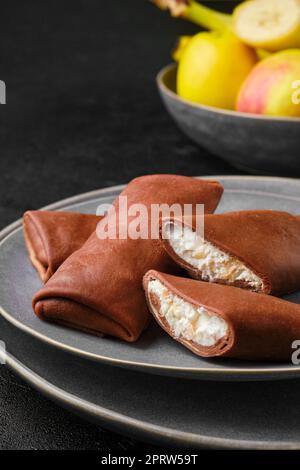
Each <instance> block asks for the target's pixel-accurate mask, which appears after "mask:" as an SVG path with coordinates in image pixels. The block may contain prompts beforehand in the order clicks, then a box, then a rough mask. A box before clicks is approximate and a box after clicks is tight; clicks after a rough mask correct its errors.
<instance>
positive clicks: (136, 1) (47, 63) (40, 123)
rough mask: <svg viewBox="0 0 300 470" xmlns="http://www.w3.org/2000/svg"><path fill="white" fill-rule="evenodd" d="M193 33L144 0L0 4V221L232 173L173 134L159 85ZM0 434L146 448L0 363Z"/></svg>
mask: <svg viewBox="0 0 300 470" xmlns="http://www.w3.org/2000/svg"><path fill="white" fill-rule="evenodd" d="M230 3H232V2H226V4H230ZM218 6H219V7H221V8H222V7H223V6H224V2H218ZM196 31H197V27H196V26H194V25H190V24H188V23H186V22H184V21H182V20H172V19H170V17H169V16H168V14H164V13H162V12H160V11H159V10H157V9H156V8H155V7H154V6H153V5H151V4H150V2H148V1H147V0H111V1H109V0H72V1H66V0H64V1H62V0H60V1H57V0H55V1H46V0H44V1H42V0H36V1H34V0H25V1H24V0H19V1H17V0H9V2H2V3H1V7H0V41H1V47H0V51H1V52H0V60H1V67H0V79H1V80H4V81H5V82H6V86H7V104H6V105H3V106H0V175H1V180H0V224H1V227H4V226H5V225H7V224H8V223H10V222H12V221H14V220H15V219H16V218H18V217H20V216H21V215H22V213H23V212H24V211H25V210H27V209H36V208H39V207H41V206H43V205H45V204H48V203H51V202H54V201H56V200H59V199H61V198H65V197H68V196H72V195H74V194H77V193H81V192H85V191H89V190H93V189H97V188H101V187H105V186H110V185H114V184H119V183H126V182H127V181H128V180H130V179H131V178H133V177H135V176H137V175H141V174H146V173H157V172H161V173H166V172H168V173H180V174H185V175H210V174H236V173H237V171H236V170H235V169H233V168H232V167H230V166H229V165H228V164H226V163H225V162H223V161H222V160H219V159H217V158H215V157H214V156H212V155H210V154H208V153H207V152H206V151H204V150H203V149H200V148H198V147H196V146H195V145H194V144H193V143H192V142H190V141H189V140H188V139H187V138H186V137H184V136H183V135H182V134H181V133H180V131H178V130H177V128H176V126H175V125H174V124H173V122H172V121H171V119H170V118H169V116H168V114H167V112H166V111H165V110H164V108H163V106H162V104H161V101H160V98H159V96H158V93H157V90H156V86H155V75H156V73H157V72H158V71H159V69H160V68H161V67H162V66H163V65H166V64H167V63H169V62H170V61H171V59H170V50H171V49H172V47H173V45H174V43H175V41H176V38H177V36H178V35H180V34H184V33H193V32H196ZM239 173H240V172H239ZM0 436H1V437H0V448H2V449H99V450H102V451H110V452H116V451H119V452H122V451H125V450H126V451H131V452H134V451H137V450H140V451H144V450H145V451H149V450H153V449H154V447H151V446H148V445H146V444H143V443H138V442H136V441H133V440H130V439H127V438H124V437H121V436H118V435H116V434H113V433H110V432H108V431H105V430H103V429H101V428H99V427H97V426H94V425H92V424H89V423H87V422H85V421H83V420H81V419H79V418H77V417H75V416H73V415H71V414H70V413H68V412H67V411H64V410H62V409H60V408H59V407H57V406H56V405H54V404H53V403H51V402H50V401H48V400H47V399H46V398H44V397H42V396H40V395H39V394H38V393H37V392H35V391H34V390H32V389H31V388H30V387H28V386H27V385H26V384H25V383H23V382H22V381H21V380H19V379H18V378H16V377H15V376H13V374H11V373H10V372H9V371H7V370H6V369H5V368H4V367H3V366H2V367H1V366H0ZM156 450H158V451H159V450H161V449H159V448H156Z"/></svg>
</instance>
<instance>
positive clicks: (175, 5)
mask: <svg viewBox="0 0 300 470" xmlns="http://www.w3.org/2000/svg"><path fill="white" fill-rule="evenodd" d="M152 1H153V3H155V5H157V6H158V7H159V8H161V9H163V10H170V13H171V15H172V16H175V17H181V18H185V19H186V20H189V21H192V22H193V23H196V24H198V25H200V26H202V27H204V28H206V29H211V30H213V31H225V30H227V29H230V28H231V25H232V16H231V15H229V14H227V13H220V12H218V11H216V10H213V9H212V8H209V7H206V6H204V5H202V4H201V3H198V2H196V1H195V0H152Z"/></svg>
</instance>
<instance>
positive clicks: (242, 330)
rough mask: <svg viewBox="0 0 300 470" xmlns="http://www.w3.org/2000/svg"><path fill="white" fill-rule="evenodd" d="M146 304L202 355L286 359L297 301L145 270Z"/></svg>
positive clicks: (296, 334)
mask: <svg viewBox="0 0 300 470" xmlns="http://www.w3.org/2000/svg"><path fill="white" fill-rule="evenodd" d="M143 284H144V289H145V293H146V297H147V301H148V305H149V308H150V310H151V312H152V314H153V316H154V318H155V319H156V321H157V322H158V324H159V325H160V326H161V327H162V328H163V329H164V330H165V331H166V332H167V333H168V334H169V335H170V336H171V337H172V338H173V339H175V340H176V341H178V342H180V343H182V344H183V345H184V346H186V347H187V348H188V349H190V350H191V351H192V352H193V353H195V354H197V355H199V356H204V357H216V356H224V357H232V358H236V359H246V360H255V361H259V360H261V361H270V362H275V361H290V360H291V355H292V353H293V349H292V343H293V341H294V340H298V339H299V338H300V305H298V304H294V303H291V302H287V301H286V300H282V299H278V298H277V297H272V296H270V295H265V294H257V293H255V292H249V291H247V290H243V289H238V288H236V287H229V286H224V285H220V284H213V283H208V282H202V281H197V280H194V279H187V278H181V277H176V276H172V275H168V274H163V273H160V272H157V271H153V270H151V271H149V272H148V273H147V274H146V275H145V277H144V281H143Z"/></svg>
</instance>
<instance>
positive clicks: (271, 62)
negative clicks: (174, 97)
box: [153, 0, 300, 117]
mask: <svg viewBox="0 0 300 470" xmlns="http://www.w3.org/2000/svg"><path fill="white" fill-rule="evenodd" d="M153 1H154V3H155V4H156V5H157V6H159V7H160V8H161V9H164V10H169V11H170V13H171V14H172V16H174V17H181V18H184V19H187V20H189V21H192V22H194V23H196V24H198V25H200V26H201V27H204V28H206V29H208V30H210V31H209V32H201V33H199V34H196V35H195V36H193V37H183V38H182V39H181V40H180V42H179V47H178V48H177V49H176V50H175V52H174V53H173V57H174V58H175V60H177V61H178V75H177V91H178V94H179V95H180V96H181V97H183V98H185V99H188V100H191V101H194V102H197V103H201V104H205V105H209V106H215V107H220V108H225V109H237V110H238V111H243V112H251V113H253V112H254V113H257V114H268V115H282V116H291V117H295V116H296V117H300V104H299V103H298V101H299V100H295V99H293V97H295V96H296V95H297V91H298V90H297V89H296V88H297V84H298V86H299V83H300V0H248V1H245V2H243V3H241V4H240V5H239V6H237V7H236V8H235V9H234V11H233V13H232V14H231V15H230V14H224V13H220V12H217V11H215V10H213V9H211V8H208V7H206V6H204V5H202V4H201V3H198V2H196V1H195V0H153ZM257 62H258V63H257ZM299 94H300V92H299ZM297 96H298V95H297Z"/></svg>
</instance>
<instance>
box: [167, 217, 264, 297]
mask: <svg viewBox="0 0 300 470" xmlns="http://www.w3.org/2000/svg"><path fill="white" fill-rule="evenodd" d="M165 237H166V238H167V239H168V240H169V242H170V245H171V247H172V248H173V250H174V252H175V253H176V254H177V255H178V256H179V257H180V258H182V259H183V260H184V261H186V262H187V263H188V264H190V265H191V266H193V267H194V268H196V269H198V270H199V271H201V277H202V279H203V280H204V281H210V282H215V281H216V280H219V281H220V280H222V281H225V282H227V283H229V284H234V282H237V281H244V282H247V284H248V285H249V287H251V288H252V289H253V290H256V291H261V290H263V282H262V280H261V279H260V278H259V277H258V276H257V275H256V274H255V273H253V272H252V271H251V270H250V269H248V268H247V267H246V266H245V265H244V264H243V263H242V262H241V261H239V260H238V259H237V258H234V257H233V256H230V255H228V254H227V253H224V252H223V251H221V250H219V248H217V247H216V246H214V245H212V244H211V243H210V242H208V241H206V240H204V239H203V238H202V237H200V236H199V235H198V234H197V233H196V232H194V231H193V230H192V229H191V228H190V227H187V226H183V227H182V226H181V225H178V224H177V225H176V223H175V224H166V225H165Z"/></svg>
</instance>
